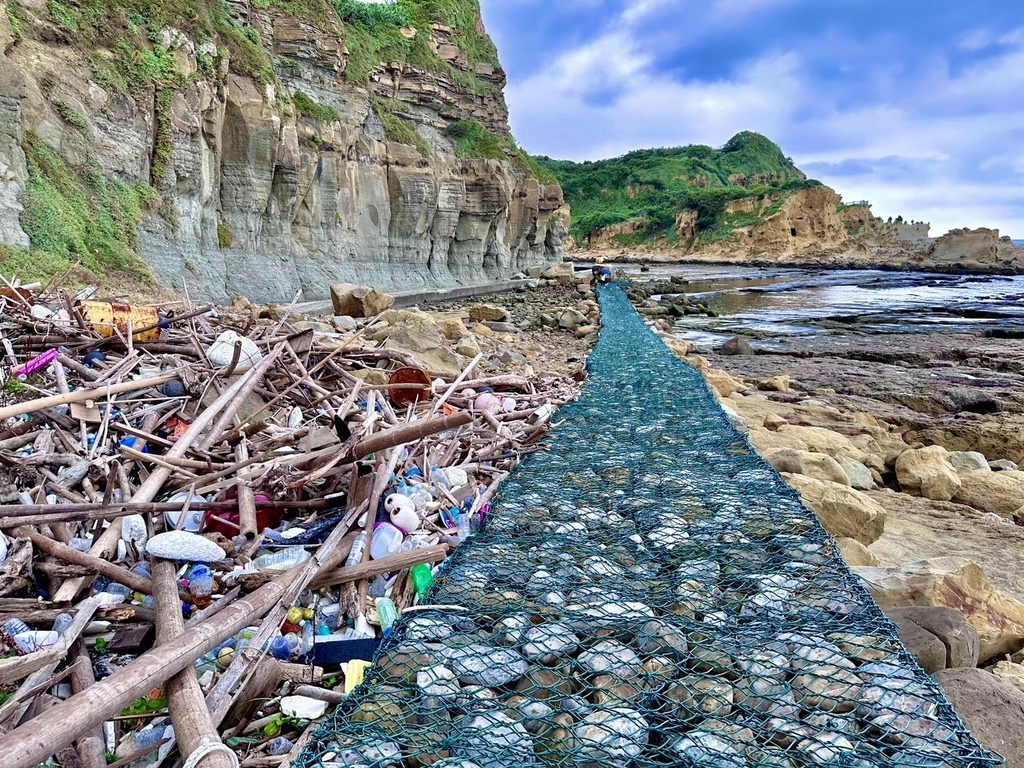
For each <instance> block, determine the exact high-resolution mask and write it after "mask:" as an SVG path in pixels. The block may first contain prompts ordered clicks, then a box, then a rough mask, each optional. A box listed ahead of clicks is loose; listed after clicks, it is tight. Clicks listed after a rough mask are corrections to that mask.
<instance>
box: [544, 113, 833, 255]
mask: <svg viewBox="0 0 1024 768" xmlns="http://www.w3.org/2000/svg"><path fill="white" fill-rule="evenodd" d="M536 159H537V161H538V163H539V164H540V166H541V167H543V168H545V169H547V170H548V171H550V172H551V173H552V174H554V176H555V177H556V178H557V179H558V181H559V183H561V185H562V190H563V192H564V193H565V201H566V202H567V203H568V204H569V205H571V206H572V210H573V223H572V234H573V236H574V237H575V238H576V240H577V242H580V243H582V242H584V241H585V240H586V239H587V238H588V237H589V236H590V235H592V234H593V233H595V232H597V231H598V230H601V229H604V228H605V227H609V226H612V225H613V224H619V223H622V222H626V221H639V222H641V224H642V227H641V229H640V230H639V231H638V232H637V233H635V234H633V235H619V236H617V237H618V238H619V239H620V240H621V241H622V244H623V245H637V244H642V243H649V242H654V241H655V240H657V239H658V238H665V239H667V240H670V241H671V240H673V239H674V238H675V236H676V233H675V223H676V217H677V216H678V214H679V213H680V212H682V211H684V210H690V211H694V212H695V213H696V214H697V223H696V229H697V232H698V233H699V234H700V235H701V236H702V237H703V238H705V239H721V238H722V237H723V236H727V235H728V233H729V232H731V230H732V229H733V228H735V227H738V226H749V225H750V224H752V223H756V222H755V221H754V220H751V221H749V222H745V221H741V220H740V218H743V217H742V216H741V217H740V218H736V216H738V215H735V214H734V215H733V216H731V217H726V215H725V209H726V205H727V204H728V203H729V202H730V201H732V200H740V199H743V198H747V197H765V196H768V197H773V198H775V197H777V198H778V200H777V204H778V205H781V200H783V199H784V198H785V195H786V194H787V193H788V192H790V191H793V190H795V189H801V188H805V187H808V186H815V185H817V184H818V182H816V181H813V180H810V179H807V178H806V177H805V176H804V174H803V173H801V172H800V171H799V170H798V169H797V168H796V166H794V165H793V162H792V161H791V160H790V159H789V158H787V157H786V156H785V155H783V154H782V150H780V149H779V148H778V146H776V145H775V144H774V143H773V142H771V141H770V140H769V139H767V138H765V137H764V136H761V135H760V134H757V133H752V132H750V131H744V132H742V133H738V134H736V135H735V136H733V137H732V138H731V139H730V140H729V141H728V143H727V144H726V145H725V146H724V147H722V148H721V149H718V150H716V149H712V148H711V147H707V146H702V145H690V146H686V147H672V148H667V149H640V150H636V151H634V152H630V153H628V154H626V155H623V156H622V157H617V158H614V159H611V160H599V161H596V162H589V161H588V162H584V163H576V162H572V161H568V160H552V159H551V158H549V157H538V158H536ZM773 208H774V210H773ZM777 210H778V207H777V205H773V206H772V207H769V208H768V210H767V211H766V212H764V213H762V214H761V218H765V217H766V214H768V215H770V213H774V212H775V211H777ZM745 216H747V217H748V218H749V217H750V215H749V214H747V215H745ZM753 218H754V219H756V218H757V217H756V216H755V217H753Z"/></svg>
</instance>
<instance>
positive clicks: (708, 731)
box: [295, 286, 1000, 768]
mask: <svg viewBox="0 0 1024 768" xmlns="http://www.w3.org/2000/svg"><path fill="white" fill-rule="evenodd" d="M600 298H601V303H602V315H603V323H604V325H603V328H602V331H601V335H600V338H599V341H598V343H597V346H596V348H595V350H594V352H593V354H592V356H591V358H590V361H589V369H590V379H589V381H588V382H587V384H586V386H585V387H584V390H583V393H582V396H581V397H580V399H579V400H578V401H577V402H575V403H572V404H570V405H568V406H566V407H565V408H564V409H563V410H562V412H561V413H560V414H559V419H560V420H561V422H562V423H561V425H560V426H559V427H558V428H557V429H555V430H554V431H553V432H552V434H551V435H550V436H549V438H548V442H547V448H548V450H547V451H544V452H541V453H539V454H536V455H534V456H531V457H530V458H529V459H528V460H527V461H526V462H524V463H523V464H522V465H521V466H520V467H519V468H518V469H517V470H516V471H515V472H514V473H513V475H512V477H511V478H510V479H509V480H508V481H507V482H506V484H505V485H504V487H503V488H502V490H501V492H500V494H499V497H498V498H497V499H496V501H495V503H494V505H493V508H492V512H491V515H490V518H489V520H488V522H487V526H486V528H485V530H484V531H482V532H481V533H479V534H477V535H476V537H475V538H474V539H473V540H472V541H471V542H470V543H469V544H468V545H466V546H463V547H460V548H459V549H458V551H457V552H456V553H455V554H454V555H453V556H452V557H451V558H450V559H449V560H448V561H447V562H446V563H445V564H444V566H443V567H442V568H441V569H440V571H439V573H438V575H437V576H438V578H437V583H436V585H435V587H434V589H433V591H432V593H431V594H430V596H429V598H428V599H429V602H430V604H433V605H437V606H439V607H438V608H437V609H436V610H420V611H417V612H415V614H410V615H409V616H408V617H407V618H404V619H403V620H402V621H401V622H400V623H399V625H398V627H397V631H396V632H395V633H394V634H393V635H392V636H391V637H389V638H388V640H387V641H385V644H384V645H383V646H382V647H381V649H380V650H379V651H378V653H377V656H376V658H375V664H374V666H373V668H372V669H371V670H370V671H369V673H368V675H367V678H366V683H365V684H364V685H363V686H362V687H361V688H360V689H358V690H357V691H356V692H355V693H354V694H353V695H352V696H350V697H349V698H348V699H347V700H346V701H345V702H344V703H343V704H342V705H341V706H340V707H339V709H338V711H337V712H336V713H335V714H334V715H333V716H332V717H331V718H330V719H329V720H328V721H327V722H326V723H325V724H324V725H323V726H322V727H321V728H320V729H319V730H318V731H317V732H316V734H315V737H314V739H313V740H312V742H311V743H310V745H309V746H308V747H307V748H306V749H305V751H304V752H303V753H302V755H301V757H300V758H299V760H298V761H296V763H295V765H297V766H300V767H301V768H334V767H335V766H359V767H360V768H385V767H386V766H396V767H397V766H403V767H405V766H408V767H410V768H414V767H418V766H425V765H436V766H443V767H444V768H511V767H512V766H528V765H550V766H583V767H591V768H598V766H600V767H601V768H614V767H619V766H621V767H622V768H626V766H630V767H631V768H633V767H637V768H643V767H644V766H651V767H652V768H653V767H654V766H665V765H680V766H707V767H708V768H711V767H712V766H718V767H726V768H743V767H744V766H774V767H777V768H783V767H786V768H802V767H803V766H817V765H822V766H851V767H853V768H876V767H877V768H883V767H884V766H916V767H918V768H945V767H948V768H961V767H964V768H987V767H988V766H995V765H998V764H1000V761H999V759H998V758H997V757H996V756H994V755H992V754H990V753H987V752H986V751H985V750H983V749H982V748H981V747H980V746H979V745H978V744H977V742H976V741H975V740H974V739H973V738H972V737H971V736H970V734H969V733H967V731H966V730H965V729H964V727H963V725H962V723H961V722H960V721H959V719H958V718H957V717H956V715H955V713H954V712H953V710H952V708H951V706H950V705H949V703H948V702H946V701H945V699H944V698H943V697H942V694H941V693H940V691H939V689H938V687H937V686H936V684H935V683H934V682H933V681H932V680H931V678H929V677H928V676H927V675H926V674H925V673H924V672H922V671H921V669H920V668H919V667H918V666H917V665H916V664H915V663H914V661H913V659H912V658H911V657H910V656H909V655H908V653H907V652H906V650H905V649H904V648H903V647H902V646H901V645H900V643H899V639H898V635H897V634H896V632H895V629H894V627H893V625H891V624H890V623H889V622H888V621H887V620H886V619H885V617H884V616H883V614H882V613H881V611H880V610H879V608H878V607H877V605H875V603H874V602H873V601H872V600H871V598H870V597H869V596H868V594H867V592H866V591H865V590H864V589H863V588H862V587H861V585H860V584H859V582H857V581H856V580H855V579H854V578H853V577H852V576H851V575H850V573H849V571H848V570H847V568H846V566H845V564H844V563H843V562H842V560H841V558H840V556H839V553H838V550H837V547H836V546H835V544H834V542H832V540H831V539H830V538H829V537H828V536H827V535H826V534H825V532H824V530H823V529H822V527H821V526H820V524H819V523H818V522H817V520H816V518H815V517H814V515H813V513H811V512H810V511H808V510H807V509H806V508H805V507H803V505H802V504H801V503H800V501H799V498H798V497H797V496H796V495H795V494H794V493H793V492H792V491H791V490H790V489H789V488H788V487H787V486H786V485H785V483H784V482H783V481H782V479H781V477H779V475H778V474H777V473H776V472H775V471H774V470H773V469H772V468H771V467H770V466H768V465H767V464H766V463H765V462H763V461H762V460H761V459H759V458H758V457H757V456H756V455H755V454H754V453H753V450H752V449H751V447H750V445H749V444H748V443H747V442H746V440H745V439H744V438H743V437H742V436H741V435H740V434H739V433H737V432H736V431H735V430H734V429H733V427H732V426H731V425H730V424H729V422H728V419H727V418H726V416H725V415H724V413H723V412H722V411H721V409H720V408H718V406H717V404H716V403H715V400H714V398H713V397H712V395H711V393H710V392H709V390H708V389H707V387H706V386H705V385H704V383H703V379H701V377H700V375H699V374H698V373H697V372H696V371H695V370H693V369H691V368H690V367H689V366H687V365H685V364H684V363H682V362H680V361H679V360H677V359H676V358H675V357H674V356H673V355H672V354H671V353H670V352H669V351H668V350H667V349H666V348H665V347H664V346H663V345H662V344H661V342H660V341H659V340H658V339H657V338H656V337H655V336H654V335H653V334H652V333H650V332H649V331H648V330H646V328H645V327H644V325H643V323H642V321H641V320H640V318H639V317H638V316H637V315H636V313H635V312H634V310H633V308H632V307H631V306H630V305H629V303H628V301H627V300H626V298H625V297H624V296H623V295H622V293H621V291H620V290H619V289H618V288H617V287H614V286H613V287H611V288H607V289H601V291H600ZM451 606H458V608H452V607H451Z"/></svg>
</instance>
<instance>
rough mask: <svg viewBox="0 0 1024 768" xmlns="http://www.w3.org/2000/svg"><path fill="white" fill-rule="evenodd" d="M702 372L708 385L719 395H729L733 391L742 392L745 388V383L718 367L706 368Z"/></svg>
mask: <svg viewBox="0 0 1024 768" xmlns="http://www.w3.org/2000/svg"><path fill="white" fill-rule="evenodd" d="M703 374H704V379H705V380H706V381H707V383H708V385H709V386H710V387H711V388H712V389H713V390H715V392H717V393H718V395H719V396H720V397H729V395H731V394H733V393H734V392H742V391H743V390H745V389H746V388H747V385H746V384H744V383H743V382H742V381H740V380H739V379H737V378H734V377H733V376H730V375H729V374H728V373H726V372H725V371H723V370H720V369H718V368H708V369H707V370H706V371H703Z"/></svg>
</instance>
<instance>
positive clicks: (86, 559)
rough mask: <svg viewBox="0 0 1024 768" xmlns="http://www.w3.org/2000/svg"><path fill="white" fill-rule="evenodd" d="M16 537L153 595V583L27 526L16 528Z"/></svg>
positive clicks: (44, 550) (70, 561) (130, 587)
mask: <svg viewBox="0 0 1024 768" xmlns="http://www.w3.org/2000/svg"><path fill="white" fill-rule="evenodd" d="M14 535H15V536H17V537H19V538H24V539H28V540H30V541H31V542H32V543H33V544H34V545H35V546H36V548H37V549H39V550H40V551H41V552H45V553H46V554H48V555H50V556H52V557H56V558H58V559H59V560H63V561H64V562H66V563H74V564H75V565H81V566H83V567H85V568H88V569H89V570H90V571H92V572H93V573H98V574H100V575H102V576H106V577H107V578H108V579H110V580H111V581H116V582H117V583H118V584H123V585H124V586H126V587H128V588H129V589H131V590H133V591H135V592H141V593H142V594H144V595H151V594H153V582H151V581H150V580H149V579H147V578H144V577H143V576H139V575H138V574H137V573H132V572H131V571H129V570H126V569H124V568H121V567H120V566H118V565H114V564H113V563H109V562H107V561H106V560H103V559H102V558H99V557H94V556H93V555H90V554H87V553H85V552H79V551H78V550H77V549H72V548H71V547H69V546H68V545H67V544H61V543H60V542H59V541H54V540H53V539H50V538H47V537H46V536H43V535H42V534H41V533H37V532H36V531H33V530H32V529H31V528H29V527H27V526H21V527H20V528H15V529H14Z"/></svg>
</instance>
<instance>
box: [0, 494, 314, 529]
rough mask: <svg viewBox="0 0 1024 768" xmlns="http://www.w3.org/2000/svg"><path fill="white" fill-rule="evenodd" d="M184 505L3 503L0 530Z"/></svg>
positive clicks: (200, 505) (281, 504) (284, 504)
mask: <svg viewBox="0 0 1024 768" xmlns="http://www.w3.org/2000/svg"><path fill="white" fill-rule="evenodd" d="M255 504H256V508H257V509H276V510H290V509H323V508H324V507H327V506H330V502H329V501H324V500H323V499H310V500H309V501H257V502H255ZM181 507H182V504H181V502H180V501H177V502H172V503H168V502H149V503H145V504H140V503H128V504H114V505H109V504H91V503H82V504H61V505H60V506H54V505H52V504H0V528H14V527H15V526H18V525H46V524H48V523H52V522H57V521H64V522H69V523H74V522H86V521H90V520H114V519H116V518H119V517H127V516H128V515H154V514H161V513H163V512H179V511H180V510H181ZM237 508H238V504H237V503H236V502H234V501H199V500H195V501H193V502H191V503H190V504H189V509H205V510H211V511H219V510H223V511H229V512H233V511H234V510H236V509H237Z"/></svg>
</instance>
